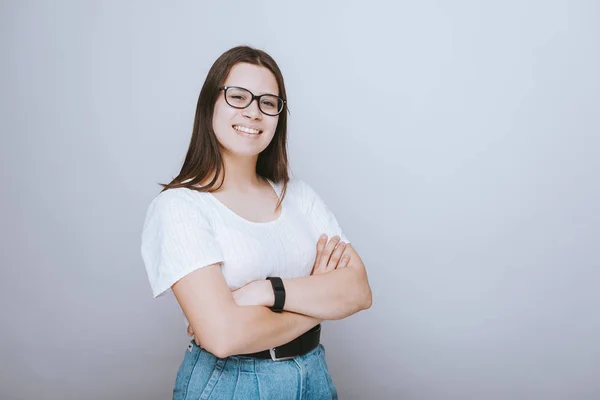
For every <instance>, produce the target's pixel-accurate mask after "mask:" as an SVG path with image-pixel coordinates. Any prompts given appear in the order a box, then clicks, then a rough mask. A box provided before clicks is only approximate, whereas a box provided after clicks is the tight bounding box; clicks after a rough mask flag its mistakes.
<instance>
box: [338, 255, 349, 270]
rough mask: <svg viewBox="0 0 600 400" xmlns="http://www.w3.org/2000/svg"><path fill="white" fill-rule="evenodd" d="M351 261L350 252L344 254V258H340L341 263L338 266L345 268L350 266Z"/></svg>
mask: <svg viewBox="0 0 600 400" xmlns="http://www.w3.org/2000/svg"><path fill="white" fill-rule="evenodd" d="M349 261H350V256H349V255H348V254H345V255H343V256H342V259H341V260H340V263H339V264H338V266H337V267H338V268H345V267H347V266H348V262H349Z"/></svg>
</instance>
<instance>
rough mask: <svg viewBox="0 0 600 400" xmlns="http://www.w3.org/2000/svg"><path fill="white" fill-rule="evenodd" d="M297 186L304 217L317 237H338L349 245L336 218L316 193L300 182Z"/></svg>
mask: <svg viewBox="0 0 600 400" xmlns="http://www.w3.org/2000/svg"><path fill="white" fill-rule="evenodd" d="M298 185H299V187H300V193H301V197H302V207H303V211H304V215H305V216H306V218H307V219H308V221H309V222H310V224H311V225H312V226H313V228H314V229H315V230H316V232H317V233H318V235H321V234H323V233H325V234H326V235H327V236H328V237H329V238H331V237H333V236H336V235H338V236H339V237H340V238H341V240H342V241H344V242H346V243H350V241H349V240H348V238H347V237H346V235H345V234H344V232H343V231H342V228H341V226H340V224H339V223H338V221H337V218H336V217H335V215H334V214H333V212H332V211H331V210H330V209H329V207H327V205H326V204H325V202H324V201H323V200H322V199H321V197H320V196H319V195H318V194H317V192H315V191H314V189H313V188H312V187H310V185H308V184H307V183H306V182H304V181H302V180H298Z"/></svg>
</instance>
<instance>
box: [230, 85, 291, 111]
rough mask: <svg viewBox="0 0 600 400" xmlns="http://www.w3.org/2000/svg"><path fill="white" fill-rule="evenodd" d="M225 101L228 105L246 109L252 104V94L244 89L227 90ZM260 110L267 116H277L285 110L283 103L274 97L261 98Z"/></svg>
mask: <svg viewBox="0 0 600 400" xmlns="http://www.w3.org/2000/svg"><path fill="white" fill-rule="evenodd" d="M225 99H226V100H227V103H228V104H229V105H230V106H232V107H236V108H246V107H248V106H249V105H250V103H251V102H252V93H250V92H249V91H248V90H246V89H242V88H233V87H230V88H227V90H226V91H225ZM258 108H260V110H261V111H262V112H264V113H265V114H269V115H276V114H279V113H280V112H281V110H282V109H283V101H282V100H281V99H280V98H279V97H277V96H272V95H268V94H267V95H262V96H260V99H259V102H258Z"/></svg>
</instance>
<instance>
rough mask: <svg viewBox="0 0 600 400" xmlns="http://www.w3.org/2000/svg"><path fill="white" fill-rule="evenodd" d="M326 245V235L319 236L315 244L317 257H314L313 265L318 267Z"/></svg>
mask: <svg viewBox="0 0 600 400" xmlns="http://www.w3.org/2000/svg"><path fill="white" fill-rule="evenodd" d="M326 244H327V235H321V237H320V238H319V241H318V242H317V256H316V257H315V265H319V263H320V262H321V257H322V256H323V250H325V245H326Z"/></svg>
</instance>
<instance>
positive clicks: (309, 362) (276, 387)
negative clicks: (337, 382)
mask: <svg viewBox="0 0 600 400" xmlns="http://www.w3.org/2000/svg"><path fill="white" fill-rule="evenodd" d="M337 398H338V396H337V391H336V389H335V386H334V385H333V382H332V380H331V376H330V375H329V370H328V368H327V363H326V361H325V348H324V347H323V345H322V344H319V345H318V346H317V347H315V348H314V349H313V350H311V351H309V352H308V353H306V354H304V355H302V356H297V357H294V358H293V359H291V360H283V361H272V360H270V359H258V358H251V357H244V356H231V357H227V358H218V357H216V356H215V355H213V354H212V353H210V352H208V351H207V350H205V349H202V348H200V347H198V346H197V345H196V343H195V342H194V340H192V341H190V344H189V345H188V348H187V350H186V352H185V357H184V358H183V362H182V363H181V366H180V367H179V371H178V372H177V378H176V379H175V388H174V389H173V400H184V399H187V400H191V399H193V400H200V399H202V400H205V399H213V400H220V399H269V400H271V399H273V400H274V399H281V400H293V399H298V400H300V399H302V400H321V399H334V400H337Z"/></svg>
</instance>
